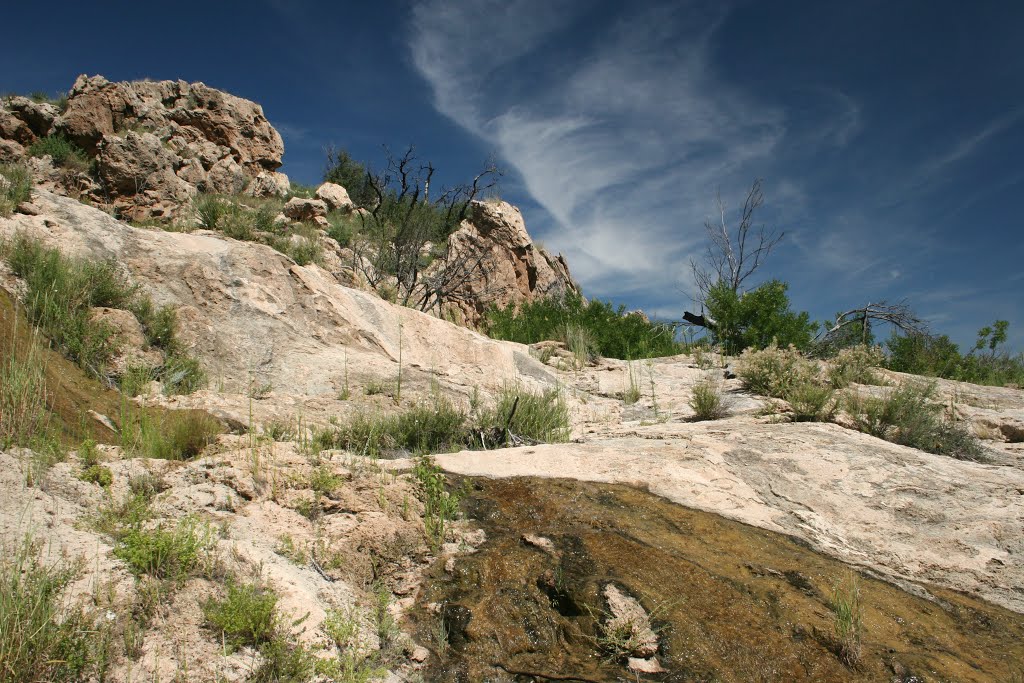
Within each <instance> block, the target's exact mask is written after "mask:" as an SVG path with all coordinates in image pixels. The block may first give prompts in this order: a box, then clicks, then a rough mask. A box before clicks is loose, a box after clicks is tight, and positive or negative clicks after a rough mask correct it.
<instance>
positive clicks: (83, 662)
mask: <svg viewBox="0 0 1024 683" xmlns="http://www.w3.org/2000/svg"><path fill="white" fill-rule="evenodd" d="M77 576H78V569H77V568H76V567H74V566H69V565H67V564H65V563H62V562H58V563H57V564H56V565H52V566H47V565H45V564H43V562H42V561H41V560H40V559H39V547H38V545H37V544H35V543H33V542H32V541H31V539H29V538H26V539H25V540H24V541H23V542H22V543H20V544H18V545H17V546H16V547H14V548H4V549H3V552H2V553H0V683H30V682H34V681H71V680H88V679H90V678H92V677H94V676H99V677H100V678H102V670H100V666H99V663H100V661H101V660H102V658H101V657H98V656H97V653H96V649H97V648H98V647H99V645H100V642H99V641H100V638H98V637H97V636H98V632H97V629H96V626H95V623H94V620H93V619H92V618H91V616H90V615H89V614H87V613H86V612H85V611H84V610H82V609H79V608H73V607H71V606H69V605H67V604H66V603H65V601H64V591H65V589H66V588H67V587H68V585H69V584H71V582H72V581H74V580H75V579H76V578H77Z"/></svg>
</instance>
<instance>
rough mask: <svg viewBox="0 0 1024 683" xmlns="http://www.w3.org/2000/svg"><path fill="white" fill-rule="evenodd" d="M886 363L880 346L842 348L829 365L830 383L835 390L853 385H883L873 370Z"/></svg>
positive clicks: (862, 345)
mask: <svg viewBox="0 0 1024 683" xmlns="http://www.w3.org/2000/svg"><path fill="white" fill-rule="evenodd" d="M884 362H885V354H883V353H882V349H881V347H879V346H867V345H864V344H858V345H855V346H847V347H845V348H840V349H839V351H838V353H836V355H835V357H834V358H832V359H831V361H830V363H829V368H828V380H829V383H830V384H831V385H832V387H833V388H834V389H845V388H846V387H848V386H850V385H851V384H853V383H857V384H875V385H877V384H881V383H882V381H881V380H880V379H879V378H878V376H877V375H876V374H875V372H874V370H873V368H878V367H881V366H882V364H883V363H884Z"/></svg>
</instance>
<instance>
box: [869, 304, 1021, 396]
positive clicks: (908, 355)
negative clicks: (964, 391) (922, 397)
mask: <svg viewBox="0 0 1024 683" xmlns="http://www.w3.org/2000/svg"><path fill="white" fill-rule="evenodd" d="M1009 326H1010V324H1009V322H1007V321H1006V320H996V321H995V323H993V324H992V325H986V326H985V327H982V328H981V329H980V330H978V339H977V341H976V342H975V345H974V348H973V349H971V350H970V351H969V352H968V353H966V354H961V353H960V348H959V347H958V346H957V345H956V344H954V343H953V342H952V341H950V339H949V337H947V336H946V335H938V336H932V335H925V334H916V335H895V334H894V335H893V336H892V337H890V338H889V340H888V341H887V342H886V347H888V350H889V359H888V363H887V367H888V368H889V369H891V370H896V371H898V372H907V373H910V374H914V375H925V376H929V377H942V378H945V379H953V380H959V381H961V382H972V383H974V384H989V385H997V386H1004V385H1011V384H1012V385H1015V386H1018V387H1021V386H1024V353H1019V354H1017V355H1016V356H1011V355H1010V354H1009V353H1007V352H1006V351H1005V350H1003V349H1002V347H1003V346H1004V345H1005V343H1006V339H1007V331H1008V329H1009Z"/></svg>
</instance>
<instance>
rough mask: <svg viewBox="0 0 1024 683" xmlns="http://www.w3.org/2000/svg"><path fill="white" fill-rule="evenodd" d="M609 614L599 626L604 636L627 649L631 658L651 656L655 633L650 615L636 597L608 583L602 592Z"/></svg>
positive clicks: (654, 646) (653, 652)
mask: <svg viewBox="0 0 1024 683" xmlns="http://www.w3.org/2000/svg"><path fill="white" fill-rule="evenodd" d="M602 595H603V596H604V599H605V603H607V605H608V614H607V617H606V619H605V621H604V623H603V624H602V625H601V629H602V630H603V631H604V633H605V636H606V637H608V638H611V639H613V640H615V641H616V645H619V646H627V645H628V647H629V648H630V650H629V654H630V655H632V656H633V657H639V658H646V657H653V656H654V655H655V654H656V653H657V652H658V636H657V634H656V633H655V632H654V629H653V628H652V627H651V618H650V617H649V616H648V615H647V611H646V610H644V608H643V607H642V606H641V605H640V603H639V602H638V601H637V599H636V598H634V597H633V596H631V595H627V594H626V593H624V592H622V590H620V589H619V588H618V587H617V586H616V585H615V584H612V583H609V584H608V585H606V586H605V587H604V590H603V591H602Z"/></svg>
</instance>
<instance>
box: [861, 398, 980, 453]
mask: <svg viewBox="0 0 1024 683" xmlns="http://www.w3.org/2000/svg"><path fill="white" fill-rule="evenodd" d="M934 392H935V385H934V384H927V385H926V384H917V383H907V384H904V385H903V386H901V387H899V388H897V389H894V390H893V391H892V392H890V393H889V395H888V396H886V397H885V398H877V397H867V398H860V399H853V400H852V401H851V402H850V405H849V406H848V407H849V410H850V412H851V413H852V414H853V415H854V419H855V420H856V424H857V428H858V429H860V431H862V432H865V433H867V434H871V435H872V436H876V437H878V438H880V439H885V440H886V441H891V442H893V443H896V444H900V445H903V446H910V447H911V448H917V449H920V450H922V451H927V452H928V453H936V454H939V455H951V456H953V457H956V458H960V459H964V460H975V459H979V458H981V457H982V455H983V450H982V448H981V445H980V444H979V443H978V440H977V439H976V438H975V437H974V436H973V435H971V434H970V433H969V432H968V431H967V430H966V429H964V428H963V427H960V426H959V425H957V424H955V423H952V422H949V421H947V420H946V419H944V416H943V407H942V406H941V405H939V404H937V403H934V402H933V401H932V396H933V395H934Z"/></svg>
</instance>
